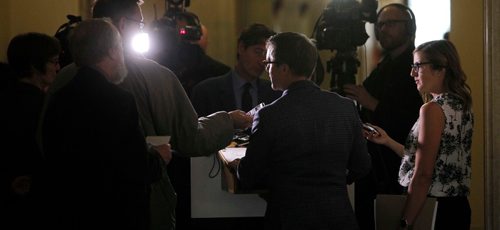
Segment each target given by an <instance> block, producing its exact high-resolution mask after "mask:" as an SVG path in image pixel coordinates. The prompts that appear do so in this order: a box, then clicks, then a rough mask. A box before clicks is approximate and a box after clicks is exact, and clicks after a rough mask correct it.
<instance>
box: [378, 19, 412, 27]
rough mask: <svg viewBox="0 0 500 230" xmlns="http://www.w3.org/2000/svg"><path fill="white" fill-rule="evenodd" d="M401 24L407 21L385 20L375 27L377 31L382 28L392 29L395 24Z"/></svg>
mask: <svg viewBox="0 0 500 230" xmlns="http://www.w3.org/2000/svg"><path fill="white" fill-rule="evenodd" d="M401 22H408V20H387V21H381V22H377V23H375V26H376V27H377V29H381V28H382V27H383V26H387V27H393V26H395V25H396V24H398V23H401Z"/></svg>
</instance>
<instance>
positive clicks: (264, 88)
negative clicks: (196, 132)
mask: <svg viewBox="0 0 500 230" xmlns="http://www.w3.org/2000/svg"><path fill="white" fill-rule="evenodd" d="M232 74H233V72H232V71H231V72H229V73H227V74H224V75H222V76H218V77H215V78H210V79H207V80H205V81H203V82H200V83H199V84H198V85H197V86H196V87H195V88H194V89H193V92H192V94H191V102H192V103H193V106H194V108H195V109H196V112H198V116H206V115H209V114H211V113H214V112H217V111H232V110H235V109H237V108H236V102H235V99H234V98H235V96H234V91H233V82H232V78H231V75H232ZM257 85H258V87H257V95H258V100H257V103H261V102H264V103H265V104H269V103H271V102H273V101H274V100H276V99H277V98H278V97H280V96H281V92H280V91H274V90H273V89H272V88H271V82H270V81H268V80H265V79H258V80H257Z"/></svg>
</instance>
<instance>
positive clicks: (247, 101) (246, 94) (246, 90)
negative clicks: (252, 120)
mask: <svg viewBox="0 0 500 230" xmlns="http://www.w3.org/2000/svg"><path fill="white" fill-rule="evenodd" d="M251 87H252V85H251V84H250V83H248V82H247V83H246V84H245V85H243V93H242V94H241V110H243V111H245V112H247V111H250V110H251V109H252V107H253V103H252V95H250V88H251Z"/></svg>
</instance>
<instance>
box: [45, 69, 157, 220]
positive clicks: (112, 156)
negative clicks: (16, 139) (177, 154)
mask: <svg viewBox="0 0 500 230" xmlns="http://www.w3.org/2000/svg"><path fill="white" fill-rule="evenodd" d="M42 138H43V150H44V151H43V152H44V156H45V158H46V170H45V175H44V178H45V180H44V182H45V183H44V189H43V195H44V197H45V198H46V201H47V202H48V203H46V204H45V205H46V206H50V207H46V210H45V213H44V214H45V215H46V220H47V221H48V225H49V226H48V227H50V229H93V228H96V227H97V226H99V227H98V228H110V229H147V228H148V223H149V191H148V186H149V184H150V183H151V178H152V177H151V175H150V174H148V170H147V169H148V164H147V160H148V158H147V151H146V144H145V141H144V136H143V134H142V133H141V131H140V129H139V120H138V115H137V109H136V105H135V101H134V98H133V97H132V95H131V94H129V93H128V92H126V91H124V90H122V89H120V88H118V87H117V86H115V85H114V84H111V83H109V82H108V81H107V80H106V79H105V77H104V76H103V75H102V74H101V73H99V72H98V71H96V70H94V69H91V68H88V67H83V68H81V69H80V70H79V71H78V73H77V75H76V76H75V77H74V78H73V79H72V80H71V82H69V83H68V85H66V86H65V87H64V88H62V89H61V90H60V91H58V92H57V93H56V94H55V95H54V96H53V97H52V99H51V100H50V102H49V104H48V107H47V111H46V114H45V119H44V123H43V134H42Z"/></svg>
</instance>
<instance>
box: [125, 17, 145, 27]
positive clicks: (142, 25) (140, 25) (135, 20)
mask: <svg viewBox="0 0 500 230" xmlns="http://www.w3.org/2000/svg"><path fill="white" fill-rule="evenodd" d="M125 19H127V20H130V21H133V22H136V23H139V28H140V29H141V30H142V29H143V28H144V22H143V21H142V20H137V19H133V18H129V17H125Z"/></svg>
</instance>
